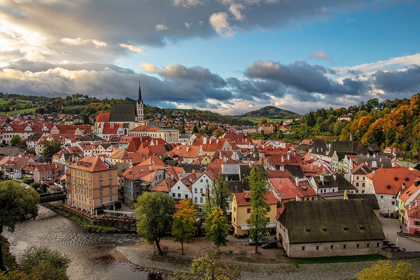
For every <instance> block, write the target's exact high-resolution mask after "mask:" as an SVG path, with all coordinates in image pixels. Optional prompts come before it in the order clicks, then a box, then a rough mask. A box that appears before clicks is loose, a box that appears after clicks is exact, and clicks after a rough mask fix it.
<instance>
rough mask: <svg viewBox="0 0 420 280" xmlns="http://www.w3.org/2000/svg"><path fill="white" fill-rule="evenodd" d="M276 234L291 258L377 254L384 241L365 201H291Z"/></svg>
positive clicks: (379, 225) (280, 220)
mask: <svg viewBox="0 0 420 280" xmlns="http://www.w3.org/2000/svg"><path fill="white" fill-rule="evenodd" d="M277 234H278V237H279V240H280V241H281V243H282V245H283V247H284V249H285V251H286V254H287V255H288V256H289V257H291V258H307V257H324V256H342V255H367V254H377V252H378V248H379V247H380V246H381V244H382V241H383V240H384V239H385V236H384V233H383V230H382V224H381V222H380V221H379V219H378V218H377V217H376V215H375V214H374V212H373V211H372V206H371V205H370V204H369V202H368V201H367V200H364V199H351V200H318V201H290V202H288V203H287V204H286V206H285V209H284V211H283V212H282V213H281V214H280V216H279V218H278V223H277Z"/></svg>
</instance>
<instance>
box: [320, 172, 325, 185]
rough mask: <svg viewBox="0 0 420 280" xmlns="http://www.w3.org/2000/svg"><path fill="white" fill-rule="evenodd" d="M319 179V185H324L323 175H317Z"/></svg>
mask: <svg viewBox="0 0 420 280" xmlns="http://www.w3.org/2000/svg"><path fill="white" fill-rule="evenodd" d="M319 179H320V180H321V185H324V184H325V181H324V175H322V174H321V175H319Z"/></svg>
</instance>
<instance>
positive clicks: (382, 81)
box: [373, 65, 420, 93]
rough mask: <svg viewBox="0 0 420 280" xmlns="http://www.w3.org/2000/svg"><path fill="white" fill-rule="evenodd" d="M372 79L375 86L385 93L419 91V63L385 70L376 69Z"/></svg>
mask: <svg viewBox="0 0 420 280" xmlns="http://www.w3.org/2000/svg"><path fill="white" fill-rule="evenodd" d="M373 79H374V84H375V86H376V88H378V89H381V90H383V91H384V92H386V93H407V92H408V93H416V92H420V65H411V66H409V67H408V68H405V69H399V70H391V71H387V72H385V71H377V72H376V73H375V74H374V75H373Z"/></svg>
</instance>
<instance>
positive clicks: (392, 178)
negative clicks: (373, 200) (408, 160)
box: [366, 167, 420, 195]
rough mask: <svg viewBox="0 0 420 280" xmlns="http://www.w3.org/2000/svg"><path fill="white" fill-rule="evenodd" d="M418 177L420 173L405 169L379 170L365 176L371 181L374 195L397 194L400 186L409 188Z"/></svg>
mask: <svg viewBox="0 0 420 280" xmlns="http://www.w3.org/2000/svg"><path fill="white" fill-rule="evenodd" d="M418 176H420V171H417V170H413V171H411V170H409V169H408V168H406V167H394V168H379V169H378V170H376V172H375V173H370V174H367V175H366V177H367V178H369V179H371V180H372V182H373V186H374V188H375V193H376V194H391V195H396V194H398V192H399V190H400V189H401V186H402V184H403V183H404V184H405V185H406V186H411V185H412V184H413V183H414V180H416V179H417V177H418Z"/></svg>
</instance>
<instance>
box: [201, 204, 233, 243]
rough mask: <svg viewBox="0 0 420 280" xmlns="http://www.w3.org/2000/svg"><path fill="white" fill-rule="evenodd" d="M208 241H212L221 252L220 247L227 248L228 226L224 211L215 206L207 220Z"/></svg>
mask: <svg viewBox="0 0 420 280" xmlns="http://www.w3.org/2000/svg"><path fill="white" fill-rule="evenodd" d="M205 230H206V239H208V240H210V241H211V242H213V243H214V245H216V247H217V251H219V248H220V246H222V245H223V246H226V241H227V239H226V238H227V235H228V225H227V223H226V218H225V215H224V214H223V210H222V209H221V208H220V207H219V206H217V205H215V206H213V208H212V211H211V212H210V213H209V214H208V215H207V218H206V226H205Z"/></svg>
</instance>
